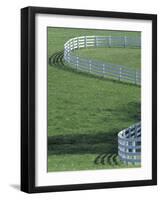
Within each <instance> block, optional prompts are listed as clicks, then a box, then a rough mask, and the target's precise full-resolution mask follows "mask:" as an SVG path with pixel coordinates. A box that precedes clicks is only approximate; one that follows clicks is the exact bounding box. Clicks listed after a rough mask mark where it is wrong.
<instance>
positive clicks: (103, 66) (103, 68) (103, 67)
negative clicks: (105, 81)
mask: <svg viewBox="0 0 161 200" xmlns="http://www.w3.org/2000/svg"><path fill="white" fill-rule="evenodd" d="M102 70H103V77H105V64H103V65H102Z"/></svg>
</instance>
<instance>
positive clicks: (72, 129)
mask: <svg viewBox="0 0 161 200" xmlns="http://www.w3.org/2000/svg"><path fill="white" fill-rule="evenodd" d="M108 34H110V35H120V34H122V35H124V34H125V33H119V32H117V33H112V32H111V31H110V32H108V31H96V30H80V29H62V28H61V29H59V28H58V29H56V28H49V29H48V57H50V56H51V55H52V54H54V53H56V52H58V51H60V50H63V44H64V43H65V42H66V41H67V40H68V39H69V38H71V37H75V36H81V35H108ZM127 34H128V35H136V34H138V33H130V32H129V33H127ZM134 62H135V61H134ZM139 118H140V88H139V87H136V86H132V85H128V84H122V83H119V82H114V81H108V80H104V79H100V78H96V77H92V76H90V75H85V74H81V73H76V72H74V71H72V70H68V69H66V67H63V66H62V65H60V64H55V65H53V66H50V65H48V138H49V139H48V141H49V148H48V149H49V151H48V171H61V170H63V171H64V170H80V169H101V168H115V167H116V168H117V167H125V166H124V165H120V166H118V165H116V163H117V157H116V156H115V155H114V154H117V133H118V131H120V130H121V129H123V128H126V127H128V126H129V125H131V124H133V123H135V122H137V121H138V120H139ZM112 154H113V158H111V157H112ZM99 155H102V156H103V158H102V159H101V160H100V161H99V164H98V163H97V161H98V160H99ZM97 158H98V160H97Z"/></svg>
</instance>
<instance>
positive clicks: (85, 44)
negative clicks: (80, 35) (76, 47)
mask: <svg viewBox="0 0 161 200" xmlns="http://www.w3.org/2000/svg"><path fill="white" fill-rule="evenodd" d="M84 47H85V48H87V37H86V36H84Z"/></svg>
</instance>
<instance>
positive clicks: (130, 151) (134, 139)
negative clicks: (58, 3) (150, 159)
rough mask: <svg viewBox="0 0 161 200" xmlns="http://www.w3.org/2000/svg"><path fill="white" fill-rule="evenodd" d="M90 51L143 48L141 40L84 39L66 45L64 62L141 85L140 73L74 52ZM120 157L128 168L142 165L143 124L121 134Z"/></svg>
mask: <svg viewBox="0 0 161 200" xmlns="http://www.w3.org/2000/svg"><path fill="white" fill-rule="evenodd" d="M90 47H108V48H111V47H121V48H140V47H141V38H140V37H127V36H125V37H115V36H114V37H113V36H82V37H75V38H71V39H70V40H68V41H67V42H66V43H65V44H64V60H65V61H66V62H67V63H68V64H70V67H72V68H74V69H77V70H79V71H83V72H87V73H91V74H94V75H99V76H103V77H108V78H112V79H115V80H119V81H123V82H129V83H133V84H137V85H141V73H140V70H135V69H129V68H127V67H125V66H121V65H116V64H112V63H103V62H100V61H96V60H93V59H87V58H83V57H80V56H77V55H76V54H75V53H74V51H75V50H77V49H80V48H90ZM118 155H119V158H120V159H121V160H122V161H123V162H124V163H126V164H129V163H132V164H140V163H141V124H140V123H137V124H134V125H132V126H131V127H129V128H127V129H125V130H122V131H120V132H119V133H118Z"/></svg>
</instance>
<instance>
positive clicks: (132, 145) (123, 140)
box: [118, 123, 141, 164]
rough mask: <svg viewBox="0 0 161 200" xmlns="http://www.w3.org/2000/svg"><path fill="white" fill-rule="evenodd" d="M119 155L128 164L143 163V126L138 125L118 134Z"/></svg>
mask: <svg viewBox="0 0 161 200" xmlns="http://www.w3.org/2000/svg"><path fill="white" fill-rule="evenodd" d="M118 155H119V157H120V159H121V160H122V161H123V162H124V163H126V164H128V163H132V164H140V162H141V124H140V123H137V124H134V125H132V126H130V127H129V128H127V129H125V130H122V131H120V132H119V133H118Z"/></svg>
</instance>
